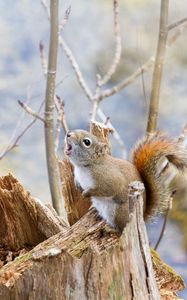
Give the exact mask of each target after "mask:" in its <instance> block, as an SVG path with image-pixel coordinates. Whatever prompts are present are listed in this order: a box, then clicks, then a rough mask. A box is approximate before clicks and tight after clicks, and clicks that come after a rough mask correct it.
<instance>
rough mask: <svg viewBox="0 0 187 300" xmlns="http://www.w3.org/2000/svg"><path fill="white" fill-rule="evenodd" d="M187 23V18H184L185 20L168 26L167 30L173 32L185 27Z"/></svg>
mask: <svg viewBox="0 0 187 300" xmlns="http://www.w3.org/2000/svg"><path fill="white" fill-rule="evenodd" d="M186 22H187V18H183V19H181V20H179V21H177V22H174V23H172V24H170V25H168V27H167V28H168V30H172V29H175V28H176V27H178V26H181V25H183V24H184V23H186Z"/></svg>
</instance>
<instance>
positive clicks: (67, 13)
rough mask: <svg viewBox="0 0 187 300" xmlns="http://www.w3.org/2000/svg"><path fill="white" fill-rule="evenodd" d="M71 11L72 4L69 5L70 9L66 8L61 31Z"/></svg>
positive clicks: (60, 27) (60, 25)
mask: <svg viewBox="0 0 187 300" xmlns="http://www.w3.org/2000/svg"><path fill="white" fill-rule="evenodd" d="M70 13H71V5H70V6H69V7H68V9H66V11H65V15H64V18H63V20H62V22H61V23H60V24H59V32H62V30H63V29H64V27H65V26H66V24H67V21H68V19H69V15H70Z"/></svg>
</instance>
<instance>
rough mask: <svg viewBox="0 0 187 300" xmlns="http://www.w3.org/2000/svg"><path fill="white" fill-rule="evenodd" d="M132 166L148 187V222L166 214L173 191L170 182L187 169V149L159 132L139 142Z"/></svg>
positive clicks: (146, 210)
mask: <svg viewBox="0 0 187 300" xmlns="http://www.w3.org/2000/svg"><path fill="white" fill-rule="evenodd" d="M133 163H134V165H135V166H136V168H137V169H138V171H139V173H140V175H141V177H142V180H143V182H144V184H145V189H146V208H145V219H147V218H150V217H152V216H155V215H157V214H159V213H160V212H164V211H165V210H166V209H167V208H168V205H169V201H170V197H171V194H172V192H173V191H172V188H171V187H170V184H169V183H171V181H172V179H173V177H174V176H175V175H176V173H177V170H184V169H186V168H187V151H186V149H184V148H183V147H182V146H181V145H180V144H179V143H177V142H176V141H174V140H172V139H170V138H169V137H167V136H166V135H163V134H161V133H157V134H156V135H154V136H153V137H152V138H149V139H148V138H144V139H143V140H142V141H140V142H139V143H137V145H136V147H135V149H134V151H133Z"/></svg>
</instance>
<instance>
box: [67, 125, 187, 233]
mask: <svg viewBox="0 0 187 300" xmlns="http://www.w3.org/2000/svg"><path fill="white" fill-rule="evenodd" d="M85 137H87V138H90V139H91V140H92V144H91V146H90V147H85V145H84V143H83V140H84V138H85ZM66 143H67V147H68V144H72V145H73V150H72V151H71V153H70V154H69V156H70V160H71V161H72V163H73V164H74V166H78V167H80V168H82V169H83V170H84V171H85V172H88V173H89V174H90V175H91V178H93V181H94V186H93V188H90V187H89V188H87V189H85V190H84V191H83V194H84V195H85V196H91V197H98V198H99V197H101V198H102V197H106V199H107V197H112V199H113V200H112V201H114V202H115V203H116V204H117V206H116V210H115V221H114V222H115V224H114V226H115V227H117V228H118V229H119V230H122V229H123V228H124V226H125V224H126V222H127V216H126V213H127V211H126V210H127V209H126V202H127V197H128V186H129V184H130V183H131V182H132V181H136V180H139V181H143V183H144V184H145V190H146V201H145V202H146V203H145V208H144V209H145V218H146V219H147V218H148V217H152V216H155V215H156V214H158V213H160V212H163V211H164V210H165V209H166V208H167V207H168V201H169V198H170V194H171V190H170V189H169V186H168V184H166V183H167V180H168V177H169V176H170V175H172V174H173V172H174V171H175V167H174V166H173V165H175V166H176V167H177V168H179V169H183V168H184V167H187V155H186V151H185V150H183V149H182V148H181V146H180V145H178V144H177V143H176V142H174V141H173V140H171V139H169V138H168V137H166V136H164V135H161V134H159V133H158V134H157V135H155V136H154V137H153V138H151V139H149V140H148V139H143V140H142V141H140V142H139V143H138V145H137V146H136V147H135V149H134V151H133V163H131V162H129V161H126V160H122V159H118V158H115V157H113V156H111V155H109V154H108V153H109V151H108V147H107V145H106V144H105V143H103V142H101V141H100V140H99V139H98V138H97V137H95V136H93V135H92V134H90V133H89V132H86V131H82V130H76V131H73V132H71V134H69V137H68V138H67V139H66ZM83 175H84V172H83ZM86 180H87V177H86ZM99 201H100V200H99ZM101 201H107V200H102V199H101ZM108 201H109V202H108V203H109V204H108V205H111V202H110V201H111V200H108Z"/></svg>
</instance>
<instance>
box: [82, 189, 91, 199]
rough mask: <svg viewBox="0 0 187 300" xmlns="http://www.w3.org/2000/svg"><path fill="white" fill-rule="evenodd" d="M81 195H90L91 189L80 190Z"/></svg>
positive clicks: (85, 196)
mask: <svg viewBox="0 0 187 300" xmlns="http://www.w3.org/2000/svg"><path fill="white" fill-rule="evenodd" d="M82 196H83V197H84V198H87V197H91V196H92V193H91V189H87V190H84V191H83V192H82Z"/></svg>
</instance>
